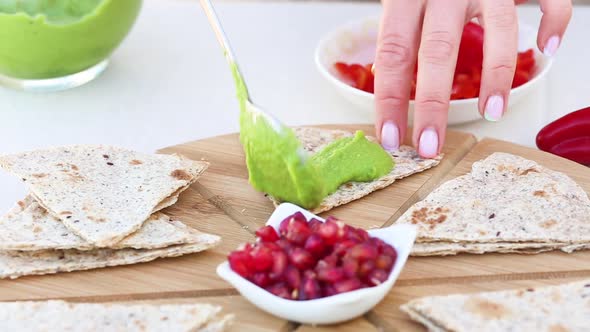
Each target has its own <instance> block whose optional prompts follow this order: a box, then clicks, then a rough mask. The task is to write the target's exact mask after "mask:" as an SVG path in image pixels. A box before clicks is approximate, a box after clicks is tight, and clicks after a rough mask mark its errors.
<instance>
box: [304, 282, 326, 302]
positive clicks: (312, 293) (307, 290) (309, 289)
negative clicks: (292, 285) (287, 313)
mask: <svg viewBox="0 0 590 332" xmlns="http://www.w3.org/2000/svg"><path fill="white" fill-rule="evenodd" d="M321 296H322V292H321V289H320V284H319V283H318V281H317V280H316V279H314V278H304V279H303V282H302V283H301V287H300V288H299V300H303V301H305V300H313V299H317V298H319V297H321Z"/></svg>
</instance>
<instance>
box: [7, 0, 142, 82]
mask: <svg viewBox="0 0 590 332" xmlns="http://www.w3.org/2000/svg"><path fill="white" fill-rule="evenodd" d="M141 4H142V0H0V41H1V42H0V73H2V74H4V75H8V76H10V77H15V78H22V79H46V78H54V77H62V76H65V75H70V74H74V73H78V72H80V71H82V70H84V69H87V68H90V67H92V66H94V65H96V64H98V63H99V62H101V61H102V60H104V59H106V58H107V57H108V56H109V55H110V54H111V53H112V52H113V51H114V49H115V48H116V47H117V46H118V45H119V43H121V41H122V40H123V39H124V38H125V36H126V35H127V33H128V32H129V30H130V29H131V27H132V25H133V23H134V22H135V19H136V17H137V15H138V13H139V11H140V8H141Z"/></svg>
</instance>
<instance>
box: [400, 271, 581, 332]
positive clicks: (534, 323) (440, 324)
mask: <svg viewBox="0 0 590 332" xmlns="http://www.w3.org/2000/svg"><path fill="white" fill-rule="evenodd" d="M401 310H402V311H404V312H406V313H408V314H409V315H410V317H411V318H412V319H414V320H416V321H418V322H420V323H422V324H424V325H425V326H426V327H427V328H428V329H429V331H456V332H461V331H481V332H486V331H543V332H545V331H546V332H554V331H571V332H575V331H588V329H589V326H590V280H586V281H581V282H574V283H568V284H562V285H558V286H548V287H541V288H536V289H534V288H528V289H519V290H508V291H500V292H485V293H475V294H459V295H448V296H432V297H424V298H420V299H416V300H413V301H410V302H408V303H406V304H404V305H402V306H401Z"/></svg>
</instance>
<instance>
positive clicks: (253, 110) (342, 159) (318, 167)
mask: <svg viewBox="0 0 590 332" xmlns="http://www.w3.org/2000/svg"><path fill="white" fill-rule="evenodd" d="M200 3H201V6H202V7H203V10H204V11H205V14H206V15H207V18H208V20H209V23H210V24H211V27H212V28H213V31H214V32H215V36H216V38H217V41H218V42H219V44H220V45H221V47H222V49H223V51H224V54H225V58H226V59H227V61H228V63H229V65H230V67H231V71H232V74H233V78H234V81H235V85H236V90H237V97H238V101H239V104H240V141H241V142H242V145H243V147H244V151H245V154H246V165H247V167H248V174H249V180H250V183H251V184H252V186H253V187H254V188H255V189H257V190H259V191H262V192H265V193H268V194H269V195H272V196H273V197H274V198H275V199H278V200H279V201H283V202H291V203H294V204H297V205H299V206H301V207H303V208H306V209H311V208H314V207H316V206H318V205H319V204H320V203H321V201H322V200H323V199H324V198H325V197H326V196H327V195H329V194H331V193H333V192H334V191H336V190H337V189H338V187H339V186H340V185H341V184H343V183H347V182H351V181H357V182H366V181H372V180H374V179H376V178H379V177H381V176H383V175H385V174H387V173H389V172H390V171H391V169H392V168H393V166H394V163H393V159H392V158H391V155H390V154H389V153H387V152H385V151H384V150H383V149H382V148H381V146H380V145H379V144H376V143H373V142H370V141H369V140H367V138H366V137H365V135H364V133H363V132H361V131H358V132H357V133H356V134H355V135H354V136H352V137H345V138H342V139H339V140H337V141H335V142H333V143H332V144H329V145H328V146H326V147H325V148H324V149H323V150H321V151H320V152H318V153H316V154H315V155H313V156H310V155H309V154H308V153H307V152H306V151H305V150H304V149H303V147H302V145H301V142H300V141H299V140H298V139H297V137H296V136H295V133H294V132H293V131H292V130H291V129H290V128H289V127H287V126H285V125H283V124H282V123H281V122H280V121H279V120H278V119H277V118H275V117H274V116H273V115H271V114H270V113H268V112H266V111H264V110H263V109H262V108H260V107H258V106H256V104H254V103H253V102H252V100H251V98H250V94H249V93H248V89H247V87H246V83H245V81H244V78H243V76H242V74H241V73H240V70H239V68H238V64H237V62H236V57H235V55H234V53H233V51H232V49H231V46H230V44H229V40H228V38H227V36H226V35H225V32H224V31H223V28H222V27H221V23H220V22H219V18H218V17H217V14H216V13H215V10H214V9H213V5H212V4H211V1H210V0H200Z"/></svg>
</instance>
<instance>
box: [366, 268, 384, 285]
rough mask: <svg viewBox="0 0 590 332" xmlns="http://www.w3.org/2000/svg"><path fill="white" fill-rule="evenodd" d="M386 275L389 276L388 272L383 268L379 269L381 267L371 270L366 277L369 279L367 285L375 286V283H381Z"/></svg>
mask: <svg viewBox="0 0 590 332" xmlns="http://www.w3.org/2000/svg"><path fill="white" fill-rule="evenodd" d="M388 277H389V274H388V273H387V272H385V271H384V270H381V269H376V270H373V271H371V273H370V274H369V277H368V278H367V279H368V281H369V285H371V286H377V285H381V284H382V283H384V282H385V280H387V278H388Z"/></svg>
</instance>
